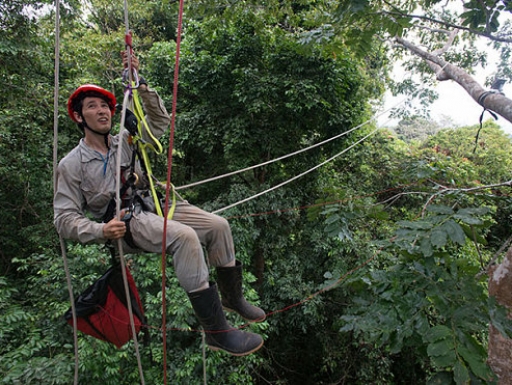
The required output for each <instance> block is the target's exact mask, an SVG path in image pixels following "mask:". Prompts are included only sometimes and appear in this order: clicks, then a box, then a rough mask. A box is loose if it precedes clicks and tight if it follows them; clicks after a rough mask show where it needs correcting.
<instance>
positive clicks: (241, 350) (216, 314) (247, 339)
mask: <svg viewBox="0 0 512 385" xmlns="http://www.w3.org/2000/svg"><path fill="white" fill-rule="evenodd" d="M188 297H189V298H190V302H191V303H192V307H193V308H194V311H195V313H196V316H197V318H198V320H199V323H200V324H201V326H202V327H203V329H204V331H205V336H206V343H207V344H208V346H209V347H210V349H212V350H219V349H222V350H225V351H226V352H228V353H229V354H232V355H234V356H245V355H247V354H251V353H254V352H255V351H256V350H258V349H259V348H261V347H262V346H263V338H261V336H260V335H259V334H255V333H251V332H244V331H241V330H238V329H235V328H233V327H232V326H231V325H230V324H229V323H228V322H227V321H226V317H225V315H224V311H223V310H222V306H221V304H220V299H219V294H218V293H217V286H216V285H215V284H214V283H210V287H209V288H208V289H205V290H201V291H196V292H192V293H188Z"/></svg>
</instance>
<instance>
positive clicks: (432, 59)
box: [395, 36, 512, 123]
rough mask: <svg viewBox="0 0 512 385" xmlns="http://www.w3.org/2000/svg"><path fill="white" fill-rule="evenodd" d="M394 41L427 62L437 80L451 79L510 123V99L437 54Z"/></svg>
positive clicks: (398, 38) (511, 116) (511, 112)
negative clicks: (486, 86)
mask: <svg viewBox="0 0 512 385" xmlns="http://www.w3.org/2000/svg"><path fill="white" fill-rule="evenodd" d="M395 41H396V42H397V43H398V44H400V45H401V46H403V47H404V48H406V49H407V50H409V51H410V52H411V53H413V54H414V55H416V56H419V57H420V58H422V59H423V60H425V61H426V62H427V64H428V65H429V66H430V68H431V69H432V71H434V72H435V73H436V78H437V80H439V81H445V80H453V81H455V82H456V83H458V84H459V85H460V86H461V87H462V88H464V90H465V91H466V92H467V93H468V94H469V95H470V96H471V97H472V98H473V100H474V101H476V102H477V103H478V104H480V105H481V106H482V107H484V108H485V109H488V110H491V111H494V112H496V113H497V114H499V115H501V116H502V117H503V118H505V119H506V120H508V121H509V122H511V123H512V100H511V99H509V98H507V97H506V96H505V95H503V94H501V93H500V92H490V91H489V90H486V89H484V88H483V87H482V86H481V85H480V84H479V83H478V82H477V81H476V80H475V79H473V77H472V76H471V75H469V74H468V73H467V72H466V71H464V70H463V69H461V68H459V67H457V66H454V65H453V64H450V63H448V62H447V61H445V60H443V59H442V58H440V57H439V56H436V55H434V54H432V53H429V52H426V51H424V50H422V49H421V48H419V47H418V46H416V45H414V44H413V43H411V42H409V41H407V40H405V39H404V38H402V37H399V36H397V37H395Z"/></svg>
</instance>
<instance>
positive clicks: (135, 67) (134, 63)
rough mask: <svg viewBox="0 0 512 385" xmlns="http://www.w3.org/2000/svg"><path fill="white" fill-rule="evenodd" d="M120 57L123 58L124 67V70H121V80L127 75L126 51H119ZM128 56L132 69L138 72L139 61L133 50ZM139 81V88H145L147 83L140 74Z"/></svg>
mask: <svg viewBox="0 0 512 385" xmlns="http://www.w3.org/2000/svg"><path fill="white" fill-rule="evenodd" d="M121 57H122V58H123V67H124V68H125V70H124V72H123V80H125V76H126V77H127V76H128V71H127V69H128V53H127V52H126V51H121ZM130 58H131V64H132V70H134V71H136V72H137V73H138V72H139V66H140V62H139V59H138V58H137V56H135V54H134V53H133V51H132V53H131V55H130ZM139 82H140V84H139V89H143V90H146V89H147V83H146V81H145V80H144V79H143V78H142V76H140V75H139Z"/></svg>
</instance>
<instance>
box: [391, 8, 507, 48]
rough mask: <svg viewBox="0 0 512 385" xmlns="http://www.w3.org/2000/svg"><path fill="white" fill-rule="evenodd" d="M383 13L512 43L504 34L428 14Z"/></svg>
mask: <svg viewBox="0 0 512 385" xmlns="http://www.w3.org/2000/svg"><path fill="white" fill-rule="evenodd" d="M383 13H384V14H386V15H389V16H400V17H410V18H412V19H420V20H425V21H429V22H431V23H435V24H439V25H443V26H445V27H448V28H455V29H459V30H461V31H466V32H469V33H471V34H474V35H478V36H481V37H486V38H488V39H490V40H493V41H497V42H500V43H512V38H507V37H502V36H494V35H493V34H491V33H488V32H482V31H478V30H474V29H471V28H468V27H463V26H462V25H457V24H453V23H448V22H446V21H443V20H438V19H434V18H432V17H428V16H422V15H414V14H408V13H401V12H388V11H383Z"/></svg>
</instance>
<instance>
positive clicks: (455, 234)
mask: <svg viewBox="0 0 512 385" xmlns="http://www.w3.org/2000/svg"><path fill="white" fill-rule="evenodd" d="M440 229H442V230H444V231H446V233H447V234H448V236H449V237H450V240H452V241H453V242H455V243H458V244H459V245H464V244H465V243H466V236H465V234H464V230H462V227H461V226H460V225H459V224H458V223H457V222H455V221H454V220H452V219H450V220H448V221H446V222H445V223H443V224H442V225H441V226H440Z"/></svg>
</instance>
